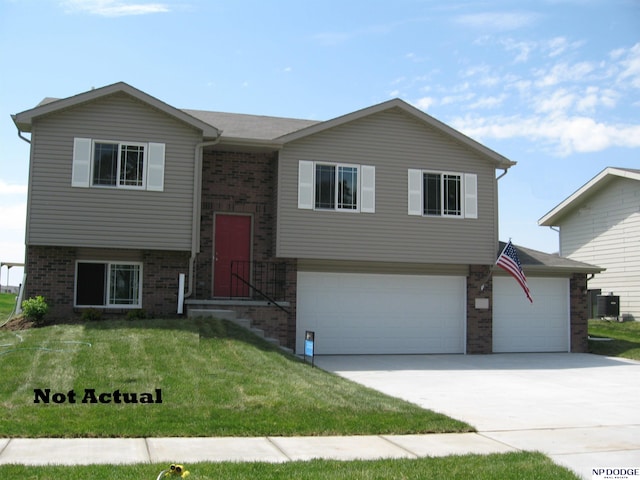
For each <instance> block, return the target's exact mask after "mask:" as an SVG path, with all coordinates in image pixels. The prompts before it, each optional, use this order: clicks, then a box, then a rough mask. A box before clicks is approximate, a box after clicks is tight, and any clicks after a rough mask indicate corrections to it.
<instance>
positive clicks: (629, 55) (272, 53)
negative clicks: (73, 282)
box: [0, 0, 640, 284]
mask: <svg viewBox="0 0 640 480" xmlns="http://www.w3.org/2000/svg"><path fill="white" fill-rule="evenodd" d="M0 65H2V71H3V73H2V75H0V142H1V145H2V147H3V148H2V154H1V155H0V218H2V230H1V232H2V233H1V234H0V260H1V261H3V262H7V261H16V262H19V261H22V259H23V256H24V245H23V244H24V223H25V220H24V218H25V211H26V210H25V205H26V185H27V180H28V158H29V146H28V145H27V144H26V143H25V142H23V141H22V140H20V139H19V138H18V136H17V130H16V128H15V126H14V125H13V122H12V121H11V118H10V114H13V113H18V112H21V111H23V110H27V109H29V108H31V107H33V106H35V105H36V104H37V103H38V102H39V101H40V100H42V99H43V98H44V97H47V96H49V97H66V96H70V95H74V94H77V93H81V92H83V91H86V90H89V89H90V88H91V87H100V86H104V85H108V84H111V83H114V82H117V81H125V82H127V83H129V84H131V85H133V86H134V87H136V88H139V89H141V90H143V91H145V92H147V93H149V94H151V95H153V96H155V97H157V98H159V99H161V100H163V101H165V102H167V103H169V104H171V105H173V106H175V107H178V108H194V109H202V110H218V111H228V112H237V113H254V114H261V115H274V116H284V117H296V118H308V119H316V120H328V119H330V118H333V117H336V116H339V115H342V114H345V113H349V112H351V111H354V110H357V109H360V108H364V107H367V106H370V105H373V104H376V103H379V102H382V101H385V100H388V99H390V98H394V97H399V98H402V99H403V100H406V101H407V102H409V103H411V104H413V105H415V106H417V107H418V108H421V109H422V110H424V111H426V112H427V113H429V114H430V115H433V116H434V117H436V118H438V119H439V120H441V121H443V122H445V123H447V124H449V125H451V126H452V127H454V128H457V129H458V130H460V131H462V132H463V133H465V134H467V135H469V136H471V137H472V138H474V139H476V140H478V141H480V142H482V143H483V144H485V145H487V146H488V147H490V148H492V149H494V150H495V151H497V152H499V153H500V154H502V155H504V156H506V157H508V158H510V159H511V160H514V161H517V162H518V165H516V166H515V167H513V168H511V169H510V170H509V173H508V175H507V176H505V177H503V178H502V179H501V180H500V183H499V188H500V236H501V238H502V239H505V240H506V239H508V238H510V237H511V238H512V239H513V242H514V243H516V244H520V245H524V246H527V247H530V248H535V249H538V250H542V251H547V252H554V251H556V250H557V248H558V238H557V234H556V233H555V232H553V231H551V230H550V229H548V228H546V227H544V228H543V227H539V226H538V225H537V220H538V219H539V218H540V217H541V216H543V215H544V214H545V213H547V212H548V211H549V210H550V209H552V208H553V207H554V206H555V205H557V204H558V203H559V202H560V201H562V200H563V199H565V198H566V197H567V196H568V195H570V194H571V193H572V192H573V191H575V190H576V189H578V188H579V187H580V186H581V185H583V184H584V183H585V182H587V181H588V180H589V179H590V178H592V177H593V176H595V175H596V174H597V173H598V172H599V171H600V170H602V169H603V168H605V167H607V166H617V167H631V168H640V1H638V0H535V1H530V0H517V1H506V0H480V1H457V0H450V1H429V0H395V1H394V2H389V1H378V0H366V1H365V0H358V1H356V0H351V1H350V0H337V1H336V0H305V1H300V0H273V1H269V2H267V1H264V0H256V1H246V0H232V1H228V0H227V1H218V0H166V1H162V0H160V1H146V0H66V1H62V0H0ZM6 275H7V271H6V268H5V269H3V270H2V276H1V277H0V282H2V283H3V284H6V283H7V280H6V279H7V276H6ZM20 278H21V271H19V270H18V269H12V271H11V283H12V284H17V283H19V282H20Z"/></svg>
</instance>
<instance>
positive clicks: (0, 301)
mask: <svg viewBox="0 0 640 480" xmlns="http://www.w3.org/2000/svg"><path fill="white" fill-rule="evenodd" d="M15 304H16V295H14V294H13V293H0V325H2V324H3V323H4V322H5V320H6V319H7V318H9V315H10V314H11V312H13V307H14V306H15Z"/></svg>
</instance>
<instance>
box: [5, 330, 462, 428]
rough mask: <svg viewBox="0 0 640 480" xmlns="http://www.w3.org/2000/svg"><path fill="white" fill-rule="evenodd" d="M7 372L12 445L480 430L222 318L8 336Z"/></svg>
mask: <svg viewBox="0 0 640 480" xmlns="http://www.w3.org/2000/svg"><path fill="white" fill-rule="evenodd" d="M0 368H2V382H0V436H4V437H164V436H169V437H171V436H184V437H189V436H193V437H198V436H265V435H270V436H289V435H359V434H409V433H430V432H461V431H472V430H473V428H472V427H470V426H469V425H467V424H465V423H462V422H459V421H457V420H453V419H450V418H448V417H446V416H444V415H440V414H437V413H434V412H431V411H427V410H424V409H422V408H419V407H418V406H416V405H413V404H410V403H408V402H404V401H402V400H399V399H395V398H391V397H388V396H386V395H383V394H381V393H379V392H376V391H374V390H370V389H367V388H365V387H362V386H360V385H358V384H356V383H353V382H349V381H347V380H345V379H342V378H340V377H338V376H336V375H333V374H330V373H327V372H324V371H322V370H320V369H318V368H312V367H311V366H310V365H307V364H305V363H304V362H302V361H300V360H299V359H298V358H296V357H294V356H291V355H287V354H284V353H282V352H281V351H280V350H279V349H277V348H276V347H273V346H272V345H270V344H269V343H267V342H265V341H263V340H262V339H259V338H258V337H256V336H255V335H253V334H251V333H249V332H248V331H246V330H244V329H242V328H240V327H238V326H236V325H235V324H233V323H230V322H226V321H218V320H204V319H197V320H193V319H179V320H135V321H128V320H108V321H96V322H87V323H84V324H69V325H53V326H48V327H43V328H34V329H29V330H20V331H17V332H11V331H7V330H0ZM116 390H117V391H119V393H118V394H116V393H115V391H116ZM157 390H160V391H161V399H162V403H161V404H158V403H140V402H141V400H142V399H143V398H144V399H146V400H151V401H157V400H158V396H157V394H158V392H157ZM124 393H127V394H132V393H135V394H136V395H137V396H136V400H137V401H138V403H123V402H124V401H125V399H126V398H128V399H129V400H132V399H133V397H132V396H131V395H128V396H127V397H125V396H124ZM100 395H102V397H101V396H100ZM45 399H46V400H48V401H49V403H44V402H45ZM72 400H73V401H74V402H75V403H71V402H72ZM83 400H85V401H86V403H83ZM94 400H95V403H93V402H94ZM117 400H119V401H120V402H121V403H116V401H117ZM36 401H38V403H35V402H36ZM102 401H104V402H107V401H108V402H109V403H102Z"/></svg>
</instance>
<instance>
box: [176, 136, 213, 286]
mask: <svg viewBox="0 0 640 480" xmlns="http://www.w3.org/2000/svg"><path fill="white" fill-rule="evenodd" d="M221 138H222V131H219V132H218V137H217V138H216V139H215V140H209V141H207V142H201V143H198V144H197V145H196V148H195V153H194V159H193V160H194V161H193V206H192V209H191V210H192V212H193V213H192V218H191V257H190V258H189V286H188V289H187V293H185V295H184V298H189V297H191V295H193V290H194V289H193V284H194V282H195V279H194V270H195V263H196V257H197V256H198V253H200V208H201V202H200V201H201V196H202V153H203V151H204V147H210V146H212V145H216V144H217V143H219V142H220V140H221Z"/></svg>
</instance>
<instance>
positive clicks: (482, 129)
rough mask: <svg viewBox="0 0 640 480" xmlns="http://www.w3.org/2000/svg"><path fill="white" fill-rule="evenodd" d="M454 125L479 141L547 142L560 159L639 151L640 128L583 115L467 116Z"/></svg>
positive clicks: (454, 122)
mask: <svg viewBox="0 0 640 480" xmlns="http://www.w3.org/2000/svg"><path fill="white" fill-rule="evenodd" d="M451 123H452V125H453V126H454V128H457V129H458V130H460V131H462V132H463V133H465V134H466V135H469V136H471V137H473V138H476V139H486V138H493V139H508V138H524V139H527V140H529V141H531V142H537V141H542V142H546V144H547V146H550V147H551V148H552V150H553V151H554V153H555V154H557V155H560V156H566V155H570V154H573V153H586V152H598V151H602V150H605V149H607V148H610V147H626V148H640V125H624V124H606V123H603V122H597V121H595V120H594V119H592V118H589V117H584V116H571V117H568V116H557V117H555V118H554V117H549V116H532V117H521V116H511V117H489V118H484V117H479V116H470V115H467V116H465V117H461V118H458V119H455V120H454V121H453V122H451Z"/></svg>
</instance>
